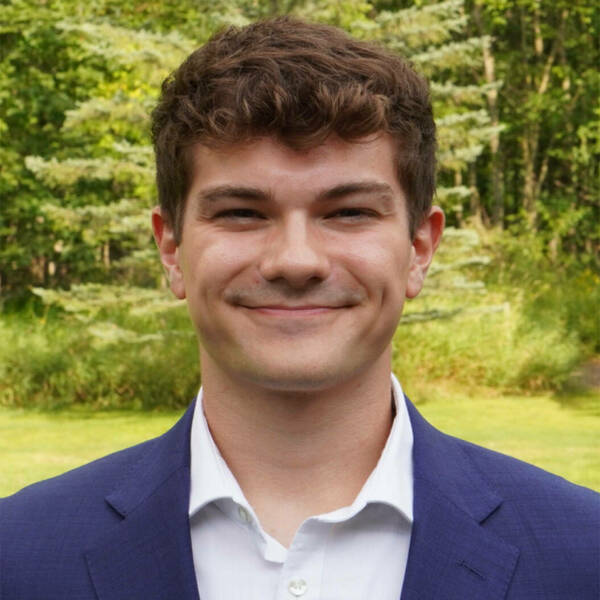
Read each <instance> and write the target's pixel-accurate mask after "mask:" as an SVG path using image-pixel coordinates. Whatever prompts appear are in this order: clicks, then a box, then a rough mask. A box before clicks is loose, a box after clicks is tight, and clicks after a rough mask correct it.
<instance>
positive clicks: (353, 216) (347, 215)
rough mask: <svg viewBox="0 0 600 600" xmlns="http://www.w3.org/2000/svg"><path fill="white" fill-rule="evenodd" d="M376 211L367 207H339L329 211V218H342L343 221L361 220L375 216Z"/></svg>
mask: <svg viewBox="0 0 600 600" xmlns="http://www.w3.org/2000/svg"><path fill="white" fill-rule="evenodd" d="M375 216H376V213H375V212H374V211H372V210H370V209H368V208H354V207H348V208H340V209H339V210H336V211H335V212H333V213H331V214H330V215H329V216H328V218H329V219H342V220H344V221H362V220H366V219H369V218H372V217H375Z"/></svg>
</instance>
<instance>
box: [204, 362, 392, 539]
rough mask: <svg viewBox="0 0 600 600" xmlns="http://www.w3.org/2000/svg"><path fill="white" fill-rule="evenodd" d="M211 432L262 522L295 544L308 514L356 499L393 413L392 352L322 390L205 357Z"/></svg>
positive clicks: (384, 439)
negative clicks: (228, 370)
mask: <svg viewBox="0 0 600 600" xmlns="http://www.w3.org/2000/svg"><path fill="white" fill-rule="evenodd" d="M202 358H203V360H202V379H203V407H204V413H205V415H206V419H207V422H208V425H209V428H210V431H211V434H212V436H213V438H214V440H215V443H216V444H217V446H218V448H219V450H220V452H221V454H222V456H223V458H224V459H225V461H226V462H227V464H228V466H229V468H230V469H231V471H232V473H233V475H234V476H235V477H236V479H237V481H238V483H239V485H240V487H241V488H242V491H243V492H244V495H245V496H246V498H247V499H248V501H249V502H250V504H251V505H252V507H253V508H254V510H255V512H256V513H257V515H258V517H259V519H260V521H261V524H262V525H263V527H264V528H265V530H266V531H268V532H269V533H270V534H271V535H273V537H275V538H276V539H278V540H279V541H280V542H281V543H283V544H284V545H288V544H289V542H291V539H292V538H293V535H294V533H295V531H296V530H297V528H298V527H299V525H300V524H301V523H302V521H304V520H305V519H306V518H308V517H310V516H312V515H317V514H323V513H326V512H330V511H332V510H335V509H337V508H340V507H342V506H347V505H349V504H351V503H352V501H353V500H354V498H355V497H356V495H357V494H358V492H359V491H360V489H361V487H362V486H363V484H364V482H365V481H366V479H367V477H368V476H369V474H370V473H371V471H372V470H373V469H374V468H375V466H376V464H377V461H378V459H379V456H380V455H381V451H382V450H383V447H384V445H385V442H386V440H387V437H388V434H389V431H390V427H391V423H392V419H393V412H392V402H391V384H390V362H389V353H386V354H385V355H384V356H382V357H381V360H379V361H378V362H377V363H375V364H374V365H373V366H372V368H370V369H367V370H366V372H363V373H361V374H360V376H357V377H356V378H354V379H351V380H347V381H344V382H343V383H340V384H338V385H336V386H334V387H332V388H330V389H326V390H320V391H318V392H302V393H292V392H277V391H273V390H265V389H264V388H259V387H258V386H253V385H251V384H248V382H245V381H236V380H235V379H234V378H231V377H226V376H225V375H224V374H223V373H222V372H221V371H220V370H219V368H218V367H217V366H216V365H215V363H214V362H212V361H211V360H210V357H207V356H203V357H202Z"/></svg>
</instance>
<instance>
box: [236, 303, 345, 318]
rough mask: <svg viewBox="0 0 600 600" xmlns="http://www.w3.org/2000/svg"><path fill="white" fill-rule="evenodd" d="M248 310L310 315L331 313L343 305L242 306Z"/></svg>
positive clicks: (264, 312) (294, 315) (285, 314)
mask: <svg viewBox="0 0 600 600" xmlns="http://www.w3.org/2000/svg"><path fill="white" fill-rule="evenodd" d="M244 308H247V309H248V310H251V311H253V312H256V313H260V314H262V315H268V316H273V317H311V316H317V315H322V314H327V313H331V312H333V311H336V310H340V309H341V308H346V307H345V306H314V305H306V306H283V305H273V306H244Z"/></svg>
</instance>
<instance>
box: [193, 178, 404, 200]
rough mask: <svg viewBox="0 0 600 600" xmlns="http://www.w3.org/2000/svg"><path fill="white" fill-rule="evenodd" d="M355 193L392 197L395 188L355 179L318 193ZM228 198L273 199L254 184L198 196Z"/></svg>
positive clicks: (320, 197)
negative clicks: (253, 185)
mask: <svg viewBox="0 0 600 600" xmlns="http://www.w3.org/2000/svg"><path fill="white" fill-rule="evenodd" d="M354 194H378V195H382V196H387V197H389V199H392V198H393V197H394V190H393V188H392V187H391V186H390V185H388V184H387V183H381V182H378V181H353V182H348V183H341V184H339V185H336V186H334V187H332V188H328V189H326V190H323V191H321V192H319V194H318V195H317V201H327V200H338V199H340V198H344V197H346V196H352V195H354ZM228 198H236V199H238V200H253V201H257V200H262V201H264V200H269V199H271V198H272V194H271V192H270V191H268V190H263V189H260V188H257V187H252V186H238V185H218V186H214V187H211V188H208V189H205V190H201V191H200V192H198V194H197V196H196V199H197V200H198V201H199V202H205V203H208V204H212V203H213V202H216V201H218V200H225V199H228Z"/></svg>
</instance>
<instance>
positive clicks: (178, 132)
mask: <svg viewBox="0 0 600 600" xmlns="http://www.w3.org/2000/svg"><path fill="white" fill-rule="evenodd" d="M379 132H386V133H389V134H390V135H391V136H392V137H393V139H394V140H395V142H396V146H397V156H396V160H397V172H398V179H399V181H400V184H401V186H402V189H403V191H404V193H405V195H406V198H407V202H408V213H409V222H410V227H411V235H412V234H413V233H414V230H415V227H416V226H418V225H419V224H420V222H421V221H422V219H423V217H424V215H425V214H426V213H427V212H428V210H429V208H430V207H431V201H432V198H433V193H434V189H435V148H436V142H435V124H434V121H433V112H432V108H431V101H430V98H429V87H428V84H427V82H426V81H425V79H423V78H422V77H421V76H419V75H418V74H417V73H416V72H415V71H414V69H413V68H412V66H411V65H410V64H409V63H408V62H407V61H406V60H405V59H403V58H402V57H400V56H398V55H396V54H393V53H392V52H390V51H389V50H386V49H385V48H383V47H380V46H378V45H375V44H372V43H367V42H364V41H359V40H356V39H354V38H352V37H350V36H349V35H348V34H346V33H345V32H344V31H342V30H340V29H337V28H335V27H331V26H328V25H321V24H314V23H307V22H305V21H302V20H299V19H296V18H292V17H289V16H286V17H277V18H273V19H268V20H264V21H260V22H257V23H253V24H251V25H248V26H246V27H242V28H238V27H229V28H227V29H225V30H223V31H221V32H219V33H217V34H216V35H214V36H213V37H212V38H211V39H210V40H209V41H208V42H207V43H206V44H205V45H204V46H202V47H201V48H199V49H197V50H195V51H194V52H193V53H192V54H190V56H189V57H188V58H187V59H186V60H185V61H184V62H183V63H182V64H181V66H180V67H179V68H178V69H177V70H176V71H175V72H174V73H172V74H171V75H170V76H169V77H168V78H167V79H166V80H165V81H164V83H163V85H162V94H161V97H160V100H159V103H158V105H157V106H156V108H155V110H154V111H153V113H152V138H153V142H154V148H155V153H156V167H157V169H156V173H157V185H158V197H159V202H160V205H161V208H162V210H163V213H164V215H165V217H166V219H167V221H168V222H169V223H170V224H171V225H172V226H173V229H174V233H175V239H176V241H177V243H180V241H181V229H182V218H183V211H184V207H185V198H186V196H187V194H188V192H189V186H190V185H191V176H192V165H191V152H190V150H191V148H192V147H193V146H194V145H195V144H198V143H202V144H207V145H209V146H210V145H228V144H234V143H237V142H241V141H247V140H251V139H253V138H255V137H259V136H265V135H269V136H275V137H276V138H278V139H279V140H281V141H282V142H283V143H285V144H287V145H288V146H290V147H292V148H295V149H307V148H311V147H315V146H317V145H319V144H321V143H323V142H324V141H325V140H326V139H327V138H328V137H329V136H330V135H332V134H335V135H337V136H339V137H340V138H342V139H344V140H346V141H354V140H358V139H360V138H362V137H364V136H367V135H370V134H374V133H379Z"/></svg>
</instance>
